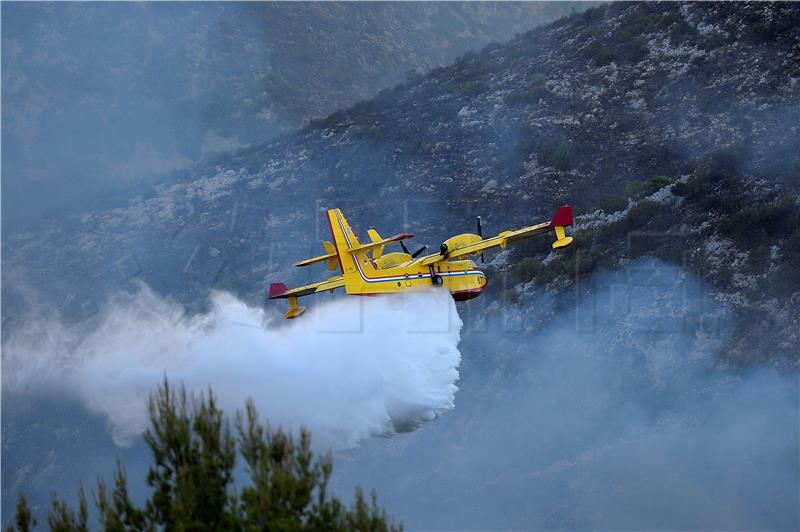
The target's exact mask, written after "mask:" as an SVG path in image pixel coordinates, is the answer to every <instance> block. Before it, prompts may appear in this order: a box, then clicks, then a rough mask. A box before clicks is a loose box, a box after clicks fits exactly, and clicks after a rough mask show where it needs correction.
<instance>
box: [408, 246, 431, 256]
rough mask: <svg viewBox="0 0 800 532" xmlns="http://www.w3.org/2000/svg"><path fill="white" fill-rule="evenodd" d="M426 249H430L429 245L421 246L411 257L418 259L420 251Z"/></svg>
mask: <svg viewBox="0 0 800 532" xmlns="http://www.w3.org/2000/svg"><path fill="white" fill-rule="evenodd" d="M426 249H428V246H427V245H425V246H422V247H421V248H419V249H418V250H416V251H415V252H414V254H413V255H411V258H412V259H416V258H417V256H418V255H419V254H420V253H422V252H423V251H425V250H426Z"/></svg>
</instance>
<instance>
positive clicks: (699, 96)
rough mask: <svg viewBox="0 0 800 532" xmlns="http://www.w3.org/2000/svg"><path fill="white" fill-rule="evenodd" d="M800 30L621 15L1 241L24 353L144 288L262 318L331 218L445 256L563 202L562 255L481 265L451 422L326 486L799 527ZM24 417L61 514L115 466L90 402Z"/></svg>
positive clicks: (9, 404)
mask: <svg viewBox="0 0 800 532" xmlns="http://www.w3.org/2000/svg"><path fill="white" fill-rule="evenodd" d="M798 25H800V4H797V3H752V4H743V3H736V4H730V3H696V4H689V3H687V4H677V3H648V4H634V3H618V4H613V5H608V6H600V7H598V8H595V9H590V10H587V11H586V12H585V13H578V14H575V15H571V16H569V17H566V18H563V19H559V20H558V21H555V22H553V23H552V24H549V25H547V26H545V27H541V28H537V29H535V30H533V31H530V32H527V33H525V34H523V35H520V36H517V37H515V38H514V39H513V40H511V41H510V42H508V43H506V44H493V45H490V46H487V47H486V48H485V49H483V50H482V51H481V52H480V53H468V54H466V55H464V56H462V57H460V58H459V59H458V60H457V61H455V62H454V63H453V64H450V65H448V66H443V67H439V68H435V69H433V70H432V71H431V72H429V73H426V74H422V75H412V76H410V77H409V79H407V80H406V81H404V82H403V83H401V84H400V85H397V86H395V87H394V88H391V89H387V90H383V91H381V92H380V93H378V94H377V95H376V96H375V97H374V98H372V99H370V100H368V101H363V102H361V103H358V104H356V105H354V106H352V107H349V108H347V109H343V110H341V111H338V112H335V113H333V114H330V115H328V116H326V117H325V118H321V119H317V120H313V121H311V123H309V124H308V126H307V127H305V128H304V129H302V130H300V131H296V132H291V133H285V134H283V135H282V136H280V137H278V138H275V139H273V140H271V141H270V142H268V143H265V144H260V145H253V146H249V147H247V148H243V149H240V150H238V151H236V152H230V153H224V154H219V155H217V156H215V157H213V158H211V159H208V160H206V161H205V162H204V163H202V164H198V165H194V166H192V167H190V168H189V169H187V170H184V171H182V172H179V173H178V174H176V176H175V182H174V183H170V184H167V185H162V186H160V187H157V188H155V189H152V190H148V191H147V192H144V193H142V194H140V195H138V196H137V197H134V198H131V199H130V201H129V203H128V204H127V205H126V206H124V207H118V208H114V209H107V210H97V211H93V212H87V213H84V214H83V215H81V216H71V217H68V218H64V219H59V220H53V221H52V222H49V223H47V224H45V225H42V226H36V227H33V226H31V227H28V228H26V229H24V230H20V231H18V232H14V233H13V234H10V235H5V234H4V241H3V272H2V275H3V279H2V283H3V294H2V298H3V300H2V303H3V309H4V315H3V336H4V338H8V337H9V335H10V334H12V333H13V332H14V331H15V330H16V327H17V326H18V325H21V324H24V323H26V320H28V319H32V318H39V317H40V316H41V314H44V313H45V311H44V310H43V309H48V310H49V309H50V308H51V307H57V309H58V311H59V312H61V313H62V315H63V317H64V320H65V321H66V322H68V323H67V325H69V324H74V323H80V324H81V327H88V328H91V327H92V323H93V320H96V319H97V316H96V315H97V313H98V312H99V310H100V308H101V307H102V305H103V302H104V301H106V299H107V298H108V297H109V296H110V295H111V294H113V293H115V292H117V291H119V290H130V291H133V290H136V289H137V286H138V283H140V282H144V283H147V284H148V285H149V286H151V287H152V288H153V289H155V290H156V291H157V292H158V293H160V294H163V295H166V296H168V297H169V298H172V299H175V300H177V301H178V302H180V303H183V304H185V305H186V306H187V307H188V308H189V310H190V311H200V310H203V309H204V308H205V306H206V304H207V296H208V293H209V291H210V290H212V289H225V290H231V291H233V292H235V293H237V294H239V295H240V296H241V297H242V298H244V299H246V300H247V301H249V302H251V303H254V304H257V305H264V301H263V298H264V295H265V291H266V287H267V286H268V284H269V283H270V282H274V281H283V282H286V283H287V284H292V283H301V282H303V281H307V280H317V279H319V278H322V277H323V276H325V275H326V273H327V272H325V271H324V270H321V269H317V270H312V271H306V270H298V269H296V268H291V267H290V266H289V264H291V263H292V262H293V261H294V260H296V259H298V258H301V257H307V256H312V255H317V254H319V252H320V251H321V249H322V248H321V246H320V242H321V241H322V240H323V239H326V238H328V236H327V231H328V229H327V227H326V226H325V225H324V221H323V218H322V215H323V213H324V209H325V208H328V207H339V208H341V209H342V210H343V211H344V213H345V214H346V215H347V216H348V219H349V221H350V223H351V224H352V225H353V227H354V228H356V230H357V231H358V232H359V234H364V233H365V231H366V229H367V228H368V227H370V226H374V227H376V228H377V229H378V230H379V231H380V232H381V233H382V234H391V233H392V232H394V231H398V232H399V231H403V230H408V231H411V232H414V233H416V235H417V237H416V238H415V240H414V241H412V245H420V244H423V243H426V244H428V245H429V246H434V247H435V246H437V245H438V244H439V243H440V242H441V241H442V240H443V239H445V238H447V237H449V236H451V235H452V234H455V233H457V232H462V231H471V230H473V227H474V217H475V215H478V214H479V215H482V217H483V227H484V231H485V233H489V234H491V233H496V232H498V231H500V230H504V229H508V228H510V227H512V226H518V225H522V224H527V223H531V222H538V221H543V220H547V219H548V218H549V217H550V215H551V214H552V212H553V210H554V209H555V207H556V206H558V205H560V204H563V203H570V204H572V205H573V206H574V207H575V209H576V212H577V213H578V216H577V219H576V225H575V227H574V228H573V232H572V234H573V235H574V236H575V244H574V245H573V247H572V248H571V250H570V251H569V252H567V253H562V254H555V253H551V252H550V250H549V247H548V246H549V244H548V242H544V241H542V242H539V241H535V242H534V241H532V242H529V243H525V244H521V245H519V246H515V247H509V248H508V249H507V250H505V251H502V252H500V253H492V254H487V257H486V258H487V264H484V265H481V266H480V267H481V268H483V269H485V270H486V271H487V276H488V279H489V281H488V282H489V285H488V290H487V292H486V293H485V294H484V295H483V296H482V297H480V298H478V299H476V300H474V301H471V302H467V303H464V304H462V306H460V307H459V314H460V315H461V317H462V319H463V320H464V328H463V330H462V339H461V343H460V344H459V349H460V351H461V355H462V364H461V366H460V367H459V371H460V375H461V378H460V380H459V382H458V386H459V391H458V394H457V396H456V408H455V410H454V411H453V412H450V413H448V414H447V415H445V416H443V417H442V418H441V419H437V420H436V421H435V422H433V423H430V424H429V425H427V426H426V430H418V431H416V432H413V433H410V434H403V435H399V436H394V437H392V438H385V439H372V440H370V441H368V442H366V443H365V444H364V446H363V447H362V448H360V449H357V450H353V451H352V452H350V453H344V458H345V459H343V460H340V458H342V456H339V455H337V457H336V458H337V471H339V472H338V473H337V478H336V482H337V485H336V486H334V487H335V488H336V489H342V490H343V491H342V492H349V491H350V489H351V487H352V485H353V484H359V483H360V484H362V485H366V486H376V487H377V488H378V490H379V493H380V496H381V500H382V501H383V500H386V501H387V505H388V507H389V508H390V509H393V510H394V511H396V512H397V515H398V516H399V517H401V518H403V519H404V521H405V522H406V523H407V524H408V525H409V526H410V527H418V528H435V527H439V528H445V527H458V528H470V527H478V528H509V529H522V528H525V529H531V528H543V529H590V528H597V529H647V528H655V527H653V526H652V525H653V523H654V522H657V523H659V524H661V525H662V526H663V528H665V529H796V528H797V526H798V521H797V519H798V518H797V515H798V513H797V511H796V507H797V500H798V498H797V496H798V493H797V489H798V485H800V484H798V482H797V472H796V471H797V468H796V464H797V460H796V456H797V453H796V449H797V446H798V443H799V442H798V441H797V438H798V435H797V431H796V430H794V429H793V427H794V426H795V421H796V419H797V401H796V397H797V381H796V371H797V369H798V366H799V365H800V352H799V351H798V344H799V343H800V339H799V338H798V334H799V333H798V329H797V326H796V325H797V323H796V322H797V316H798V315H800V215H799V213H800V207H799V206H798V200H799V199H800V197H799V196H798V194H800V182H799V181H798V175H800V158H799V155H800V135H798V124H800V83H798V80H800V53H799V52H798V45H799V44H800V35H798V33H797V30H796V28H797V27H798ZM632 279H634V280H635V282H632V281H631V280H632ZM630 286H634V288H636V289H637V290H641V291H640V292H636V293H633V294H631V293H623V294H620V293H619V290H618V289H619V287H623V288H625V287H630ZM641 294H644V295H641ZM620 296H622V297H620ZM326 297H327V296H326ZM331 297H336V296H331ZM315 304H319V303H318V302H314V301H310V302H309V306H313V305H315ZM266 305H267V308H268V309H276V308H277V307H276V306H275V307H274V306H273V305H272V304H271V303H267V304H266ZM637 305H639V306H637ZM631 309H635V310H636V312H631ZM651 311H652V312H651ZM587 315H588V318H587ZM659 320H661V321H663V323H666V324H668V325H670V326H673V325H675V324H678V325H679V330H664V329H660V328H659V327H658V325H659V324H660V323H659ZM34 323H38V322H35V321H34ZM79 330H80V327H78V328H76V331H79ZM75 334H76V335H77V333H75ZM3 401H4V406H3V409H4V412H3V414H4V415H3V433H4V438H3V461H4V462H3V484H4V486H11V489H12V490H24V489H28V490H31V491H35V492H37V493H41V494H43V495H42V500H41V501H39V502H40V503H41V504H46V500H45V499H44V494H45V493H46V492H47V490H49V489H52V486H54V485H60V486H65V485H66V486H69V487H70V488H71V487H72V486H74V484H75V483H77V481H78V480H80V479H85V474H86V471H87V470H92V471H93V469H92V468H94V467H96V464H97V462H96V461H94V458H93V457H90V456H88V454H87V453H85V452H83V451H84V449H83V443H84V442H85V441H87V440H91V441H93V442H95V445H96V447H97V449H98V451H97V455H98V456H99V457H100V458H104V457H107V456H112V455H114V454H115V453H116V452H117V450H116V449H115V448H114V447H113V443H112V441H111V438H110V437H109V435H108V428H107V425H106V420H105V419H104V418H102V417H100V416H98V415H94V414H91V415H90V414H87V412H86V410H85V408H84V405H81V404H76V402H75V401H73V402H69V401H62V400H61V399H60V398H59V397H57V396H56V397H49V396H46V397H34V398H30V397H28V396H26V395H24V394H22V395H20V396H18V397H15V396H11V395H10V394H8V393H7V392H5V391H4V396H3ZM40 412H47V415H46V416H45V415H43V414H41V413H40ZM34 420H37V421H36V422H34ZM6 434H11V435H12V437H6V436H5V435H6ZM54 435H55V436H54ZM123 454H124V456H125V458H126V459H127V460H128V462H127V463H129V464H130V463H133V466H132V467H131V468H132V469H137V468H138V470H139V471H140V473H141V472H142V471H143V466H142V457H141V454H142V453H141V449H137V448H136V447H134V448H133V449H132V450H128V451H123ZM340 466H341V470H339V469H338V468H339V467H340ZM375 471H381V472H382V473H384V474H382V475H381V478H376V477H377V476H378V475H376V474H375ZM92 478H93V477H92ZM609 486H613V489H610V488H609ZM384 497H385V498H384ZM498 501H503V502H505V503H508V504H510V505H511V506H513V510H514V511H505V509H504V508H503V507H502V506H501V505H499V504H497V503H498ZM3 504H4V511H5V514H6V515H9V512H8V511H6V509H7V502H6V499H4V501H3Z"/></svg>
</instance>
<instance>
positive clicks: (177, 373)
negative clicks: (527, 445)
mask: <svg viewBox="0 0 800 532" xmlns="http://www.w3.org/2000/svg"><path fill="white" fill-rule="evenodd" d="M184 312H185V311H184V309H183V308H182V307H180V306H179V305H177V304H175V303H174V302H171V301H169V300H165V299H163V298H161V297H160V296H158V295H156V294H155V293H153V292H152V291H151V290H149V289H148V288H146V287H142V288H141V289H140V290H139V291H138V292H136V293H134V294H118V295H116V296H115V297H114V298H112V299H111V300H110V301H109V303H108V304H107V305H106V306H105V308H104V309H102V310H101V312H100V313H99V315H98V316H96V317H95V319H94V320H93V322H92V323H91V324H88V323H84V324H82V325H81V326H79V327H77V328H76V327H72V328H68V327H66V326H65V325H64V324H63V323H62V322H61V321H60V320H58V319H57V318H48V319H40V320H37V321H36V322H30V321H29V322H28V323H27V325H26V326H25V327H24V328H22V329H21V330H18V331H16V332H15V333H14V334H13V335H12V337H11V338H9V339H7V341H6V342H5V344H6V345H5V346H4V354H3V370H4V371H3V385H4V387H5V390H6V391H10V392H11V393H22V392H36V391H43V390H47V391H53V390H57V391H59V392H61V393H64V394H68V395H69V396H70V397H77V398H79V399H80V401H81V402H82V403H84V404H85V406H86V407H87V408H88V409H90V410H91V411H93V412H96V413H101V414H103V415H105V416H106V417H107V418H108V420H109V422H110V424H111V426H112V430H113V436H114V440H115V442H116V443H117V444H118V445H128V444H130V443H132V442H133V441H134V439H135V438H136V437H137V436H138V435H139V434H141V432H142V431H143V430H144V429H145V428H146V426H147V415H146V398H147V396H148V394H149V393H150V392H152V391H153V389H154V388H155V386H156V385H157V384H159V382H160V381H161V380H162V379H163V378H164V376H166V377H167V378H168V379H170V381H173V382H182V383H184V384H185V385H186V387H187V389H188V390H190V391H195V392H198V391H205V390H207V389H208V387H209V386H210V387H211V388H212V390H213V391H214V393H215V394H216V395H217V397H218V398H219V402H220V405H221V406H222V408H223V409H224V410H225V411H226V412H227V413H229V414H231V413H233V412H234V411H236V410H238V409H241V408H242V407H243V405H244V401H245V400H246V399H247V398H252V399H253V400H254V401H255V404H256V407H257V408H258V409H259V411H260V413H261V414H262V415H265V416H266V418H267V420H268V421H269V422H270V423H271V424H272V425H282V426H284V427H286V428H290V429H296V428H298V427H299V426H301V425H302V426H305V427H307V428H309V429H310V430H311V431H312V433H313V436H314V440H315V442H316V443H317V444H318V445H320V446H321V447H333V448H335V449H341V448H348V447H352V446H354V445H356V444H358V443H359V442H360V441H362V440H363V439H364V438H367V437H369V436H375V435H385V434H391V433H393V432H396V431H409V430H413V429H415V428H416V427H417V426H419V425H420V424H421V423H423V422H425V421H430V420H432V419H434V418H436V417H437V416H438V415H439V414H441V413H443V412H446V411H448V410H450V409H452V408H453V405H454V396H455V393H456V391H457V389H458V388H457V387H456V384H455V383H456V381H457V379H458V376H459V374H458V369H457V368H458V365H459V363H460V360H461V355H460V353H459V351H458V347H457V346H458V342H459V335H460V329H461V321H460V319H459V318H458V315H457V314H456V312H455V306H454V304H453V302H452V299H451V298H450V297H449V295H448V294H447V293H446V292H444V291H441V292H439V291H434V292H426V293H417V294H408V295H402V296H397V297H387V298H343V299H337V300H331V301H326V302H323V303H321V304H317V305H316V307H315V308H312V309H311V310H309V311H308V312H307V313H306V314H305V315H304V316H303V317H302V318H301V319H299V320H294V321H292V322H284V320H283V318H282V317H281V316H279V315H277V314H275V313H270V312H266V311H264V310H262V309H259V308H253V307H250V306H248V305H246V304H245V303H243V302H241V301H239V300H238V299H237V298H235V297H234V296H232V295H230V294H227V293H214V294H213V295H212V297H211V309H210V310H209V312H208V313H206V314H202V315H197V316H193V317H187V316H185V315H184Z"/></svg>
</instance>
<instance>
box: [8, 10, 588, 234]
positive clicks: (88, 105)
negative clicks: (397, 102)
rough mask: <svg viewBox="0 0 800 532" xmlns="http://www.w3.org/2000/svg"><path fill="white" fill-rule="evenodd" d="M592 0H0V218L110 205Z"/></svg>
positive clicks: (20, 218)
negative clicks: (5, 0) (197, 0)
mask: <svg viewBox="0 0 800 532" xmlns="http://www.w3.org/2000/svg"><path fill="white" fill-rule="evenodd" d="M588 5H590V4H583V3H574V2H573V3H570V2H556V3H539V2H536V3H533V2H532V3H457V2H452V3H398V4H393V5H389V4H386V3H358V4H352V3H336V2H326V3H303V2H296V3H270V2H263V3H246V2H244V3H243V2H239V3H220V2H217V3H204V4H197V5H193V6H187V5H170V4H126V5H102V4H91V5H90V4H75V5H66V4H64V5H43V4H38V5H34V4H5V5H4V6H3V121H4V125H5V126H4V128H3V145H4V146H5V148H6V150H5V153H4V155H5V157H4V158H3V173H4V176H5V177H6V179H4V180H3V192H4V194H3V207H4V209H3V220H4V225H5V226H6V227H8V223H9V221H15V222H19V221H30V220H37V219H38V218H39V217H40V216H41V215H42V214H43V213H46V212H48V211H49V212H50V213H51V214H56V213H58V212H75V211H76V209H77V208H81V210H86V209H88V208H92V209H98V208H105V207H106V206H108V204H109V203H110V202H111V201H112V200H119V198H120V197H125V194H129V193H130V189H131V188H132V187H136V186H137V185H143V184H144V185H147V184H152V183H153V182H164V181H165V179H166V177H168V174H169V172H171V171H173V170H176V169H181V168H186V167H187V166H190V165H191V163H192V162H194V161H196V160H198V159H199V158H201V157H205V156H207V155H208V154H211V153H215V152H220V151H226V150H230V149H235V148H237V147H241V146H244V145H249V144H252V143H260V142H264V141H265V140H267V139H269V138H271V137H273V136H274V135H276V134H278V133H281V132H285V131H290V130H295V129H297V128H299V127H302V126H303V125H304V124H305V123H306V122H307V121H308V120H309V119H310V118H314V117H321V116H326V115H328V114H330V113H331V112H333V111H335V110H336V109H339V108H344V107H348V106H350V105H352V104H353V103H355V102H356V101H358V100H360V99H365V98H368V97H371V96H373V95H374V94H375V93H377V92H378V91H379V90H380V89H382V88H385V87H390V86H392V85H394V84H396V83H399V82H401V81H403V80H404V79H405V77H406V75H407V73H408V72H414V71H419V72H424V71H427V70H430V69H431V68H433V67H436V66H440V65H444V64H447V63H450V62H451V61H452V60H454V59H455V58H456V57H457V56H458V55H460V54H462V53H464V52H465V51H466V50H470V49H476V48H480V47H482V46H484V45H485V44H487V43H489V42H492V41H505V40H508V39H510V38H511V37H512V36H513V35H514V34H515V33H517V32H521V31H526V30H528V29H530V28H532V27H535V26H537V25H539V24H543V23H545V22H550V21H552V20H554V19H555V18H557V17H559V16H561V15H564V14H567V13H569V12H570V10H572V9H576V8H577V9H585V8H586V7H588ZM151 186H152V185H151Z"/></svg>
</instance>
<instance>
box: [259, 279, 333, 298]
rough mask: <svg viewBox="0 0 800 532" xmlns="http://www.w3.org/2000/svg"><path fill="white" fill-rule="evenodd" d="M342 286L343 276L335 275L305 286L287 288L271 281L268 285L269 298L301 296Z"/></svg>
mask: <svg viewBox="0 0 800 532" xmlns="http://www.w3.org/2000/svg"><path fill="white" fill-rule="evenodd" d="M343 286H344V277H342V276H341V275H336V276H334V277H331V278H330V279H328V280H327V281H321V282H319V283H312V284H307V285H305V286H298V287H297V288H292V289H289V288H287V287H286V285H285V284H283V283H272V284H271V285H269V296H268V297H269V299H286V298H290V297H303V296H310V295H311V294H316V293H319V292H324V291H325V290H330V291H334V290H336V289H337V288H341V287H343Z"/></svg>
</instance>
